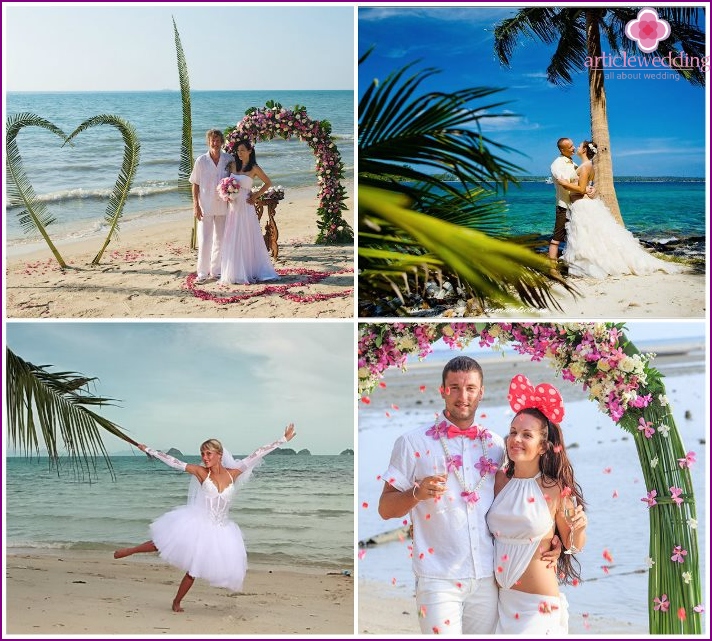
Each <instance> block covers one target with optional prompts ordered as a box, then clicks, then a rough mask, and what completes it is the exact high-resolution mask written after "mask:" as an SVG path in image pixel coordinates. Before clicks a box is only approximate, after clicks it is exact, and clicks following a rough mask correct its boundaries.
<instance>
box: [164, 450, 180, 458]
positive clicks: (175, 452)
mask: <svg viewBox="0 0 712 641" xmlns="http://www.w3.org/2000/svg"><path fill="white" fill-rule="evenodd" d="M166 454H168V456H173V457H175V458H182V457H183V452H181V451H180V450H179V449H176V448H175V447H172V448H171V449H170V450H168V451H167V452H166Z"/></svg>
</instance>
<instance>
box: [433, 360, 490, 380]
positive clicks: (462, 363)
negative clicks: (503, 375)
mask: <svg viewBox="0 0 712 641" xmlns="http://www.w3.org/2000/svg"><path fill="white" fill-rule="evenodd" d="M450 372H477V373H478V374H479V375H480V381H482V382H483V383H484V381H485V376H484V373H483V372H482V367H481V366H480V364H479V363H478V362H477V361H476V360H475V359H474V358H470V357H469V356H456V357H455V358H453V359H450V360H449V361H448V362H447V363H446V364H445V367H443V385H445V378H447V375H448V374H449V373H450Z"/></svg>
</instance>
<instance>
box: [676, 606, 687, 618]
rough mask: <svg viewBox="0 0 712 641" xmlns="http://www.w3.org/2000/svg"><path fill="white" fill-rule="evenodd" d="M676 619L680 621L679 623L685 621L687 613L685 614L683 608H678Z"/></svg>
mask: <svg viewBox="0 0 712 641" xmlns="http://www.w3.org/2000/svg"><path fill="white" fill-rule="evenodd" d="M677 618H678V619H680V621H684V620H685V619H687V612H685V608H680V609H679V610H678V611H677Z"/></svg>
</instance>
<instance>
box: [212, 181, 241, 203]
mask: <svg viewBox="0 0 712 641" xmlns="http://www.w3.org/2000/svg"><path fill="white" fill-rule="evenodd" d="M217 190H218V195H219V196H220V198H222V199H223V200H224V201H225V202H227V201H228V200H235V198H237V192H239V191H240V181H239V180H238V179H237V178H233V177H232V176H227V177H226V178H223V179H222V180H221V181H220V182H219V183H218V187H217Z"/></svg>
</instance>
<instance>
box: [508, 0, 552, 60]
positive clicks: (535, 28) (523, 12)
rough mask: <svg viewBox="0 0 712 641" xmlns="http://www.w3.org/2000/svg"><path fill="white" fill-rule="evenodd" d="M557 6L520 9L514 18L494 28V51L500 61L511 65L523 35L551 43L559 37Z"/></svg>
mask: <svg viewBox="0 0 712 641" xmlns="http://www.w3.org/2000/svg"><path fill="white" fill-rule="evenodd" d="M557 11H558V9H557V8H556V7H531V8H528V9H520V10H519V11H517V14H516V15H515V16H513V17H512V18H505V19H504V20H502V21H501V22H499V23H498V24H497V25H496V26H495V29H494V52H495V55H496V56H497V58H498V59H499V61H500V63H502V64H503V65H505V66H506V67H509V66H510V63H511V60H512V55H513V54H514V50H515V49H516V48H517V45H518V44H519V43H520V41H521V38H522V36H524V37H526V38H529V39H532V40H539V41H540V42H544V43H546V44H551V43H553V42H555V41H556V39H557V38H558V28H559V25H558V24H557V22H556V19H555V18H556V15H557V13H556V12H557Z"/></svg>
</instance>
